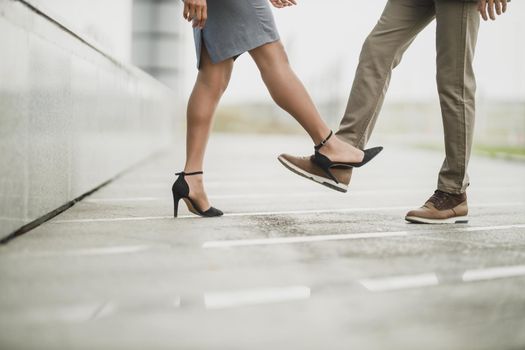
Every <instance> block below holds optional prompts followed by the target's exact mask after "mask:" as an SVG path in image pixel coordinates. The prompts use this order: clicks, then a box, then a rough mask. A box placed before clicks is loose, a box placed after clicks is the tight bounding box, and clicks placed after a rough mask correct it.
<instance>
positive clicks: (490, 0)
mask: <svg viewBox="0 0 525 350" xmlns="http://www.w3.org/2000/svg"><path fill="white" fill-rule="evenodd" d="M487 7H488V8H489V17H490V19H491V20H493V21H494V20H495V19H496V13H495V12H494V0H488V5H487Z"/></svg>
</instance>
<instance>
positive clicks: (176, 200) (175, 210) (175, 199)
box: [173, 194, 181, 218]
mask: <svg viewBox="0 0 525 350" xmlns="http://www.w3.org/2000/svg"><path fill="white" fill-rule="evenodd" d="M180 200H181V198H180V197H179V196H176V195H175V194H173V217H175V218H176V217H177V214H178V213H179V202H180Z"/></svg>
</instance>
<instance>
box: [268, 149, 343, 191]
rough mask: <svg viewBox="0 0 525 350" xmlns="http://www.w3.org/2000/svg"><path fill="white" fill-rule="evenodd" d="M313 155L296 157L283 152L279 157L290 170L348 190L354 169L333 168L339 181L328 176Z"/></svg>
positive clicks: (327, 185)
mask: <svg viewBox="0 0 525 350" xmlns="http://www.w3.org/2000/svg"><path fill="white" fill-rule="evenodd" d="M311 158H312V156H307V157H296V156H292V155H289V154H281V155H280V156H279V157H278V158H277V159H279V162H281V164H282V165H284V166H285V167H286V168H287V169H288V170H291V171H292V172H294V173H296V174H297V175H300V176H302V177H305V178H307V179H310V180H312V181H315V182H317V183H320V184H321V185H324V186H326V187H329V188H331V189H333V190H336V191H339V192H346V191H348V184H349V183H350V179H351V178H352V169H351V168H346V169H335V168H332V169H331V172H332V174H333V175H334V177H335V178H336V179H337V181H334V180H332V179H330V178H329V177H328V175H327V174H326V173H325V172H324V171H323V170H322V169H321V168H319V167H318V166H317V165H316V164H315V163H314V162H312V159H311Z"/></svg>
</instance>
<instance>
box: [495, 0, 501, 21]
mask: <svg viewBox="0 0 525 350" xmlns="http://www.w3.org/2000/svg"><path fill="white" fill-rule="evenodd" d="M494 7H495V8H496V13H497V14H498V16H500V15H501V14H502V12H501V1H500V0H494ZM494 19H496V18H494Z"/></svg>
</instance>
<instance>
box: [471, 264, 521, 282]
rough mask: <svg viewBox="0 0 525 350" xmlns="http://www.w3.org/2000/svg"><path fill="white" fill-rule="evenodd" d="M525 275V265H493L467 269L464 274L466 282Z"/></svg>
mask: <svg viewBox="0 0 525 350" xmlns="http://www.w3.org/2000/svg"><path fill="white" fill-rule="evenodd" d="M520 276H525V265H517V266H502V267H491V268H487V269H479V270H467V271H465V273H464V274H463V276H462V279H463V281H464V282H475V281H486V280H493V279H498V278H508V277H520Z"/></svg>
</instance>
